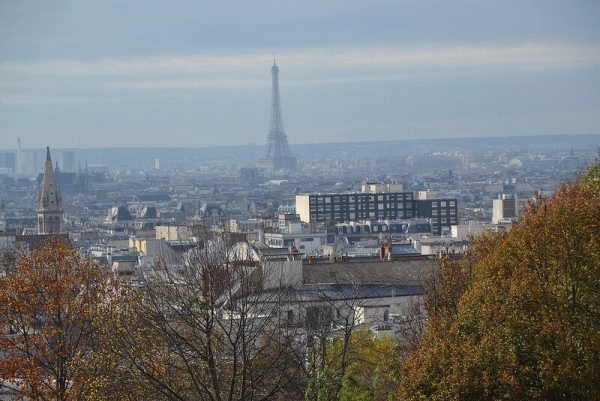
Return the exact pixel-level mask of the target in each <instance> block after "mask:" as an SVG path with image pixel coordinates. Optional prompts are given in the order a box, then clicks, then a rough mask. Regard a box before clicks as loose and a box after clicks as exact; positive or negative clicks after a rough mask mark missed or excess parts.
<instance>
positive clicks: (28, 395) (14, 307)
mask: <svg viewBox="0 0 600 401" xmlns="http://www.w3.org/2000/svg"><path fill="white" fill-rule="evenodd" d="M109 282H110V280H109V276H107V275H106V274H104V273H102V272H101V270H100V269H99V267H98V266H97V265H96V264H95V263H93V262H92V261H91V260H89V259H86V258H85V257H83V256H82V255H80V254H79V253H78V252H76V251H74V250H73V249H71V248H70V247H69V245H68V244H67V243H66V242H65V241H63V240H60V239H54V238H49V239H48V240H46V241H45V242H44V243H43V245H42V246H41V247H40V248H38V249H36V250H34V251H33V252H31V253H29V254H24V255H22V256H20V257H19V258H18V259H17V262H16V268H15V269H14V270H9V271H8V272H7V274H6V276H4V277H1V278H0V329H2V330H4V333H3V334H4V335H2V336H1V337H0V349H1V350H2V354H1V355H0V380H2V381H1V382H0V388H2V386H3V387H5V388H9V389H12V390H13V391H14V392H15V393H16V395H17V396H18V397H21V398H25V399H29V400H58V401H67V400H81V399H85V398H88V397H91V396H92V394H90V392H89V389H90V383H91V381H92V380H94V379H95V378H97V377H99V376H101V372H98V371H97V370H96V369H95V367H94V366H95V365H94V364H91V363H90V361H91V360H92V357H93V353H94V352H95V351H96V350H97V349H98V343H97V341H96V334H97V330H98V328H97V326H96V325H95V324H94V317H95V315H96V312H97V306H98V305H101V304H102V303H104V302H105V301H106V300H107V299H108V298H109V296H110V295H111V286H110V284H109Z"/></svg>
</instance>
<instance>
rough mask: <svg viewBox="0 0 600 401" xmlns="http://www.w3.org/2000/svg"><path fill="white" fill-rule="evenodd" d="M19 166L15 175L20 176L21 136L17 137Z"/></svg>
mask: <svg viewBox="0 0 600 401" xmlns="http://www.w3.org/2000/svg"><path fill="white" fill-rule="evenodd" d="M16 162H17V166H16V170H17V171H15V175H16V176H17V177H18V176H19V174H21V138H17V160H16Z"/></svg>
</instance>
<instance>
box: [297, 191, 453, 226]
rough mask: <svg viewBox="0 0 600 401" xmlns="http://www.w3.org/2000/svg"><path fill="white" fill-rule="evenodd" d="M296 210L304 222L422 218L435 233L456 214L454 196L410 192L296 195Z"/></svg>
mask: <svg viewBox="0 0 600 401" xmlns="http://www.w3.org/2000/svg"><path fill="white" fill-rule="evenodd" d="M296 212H297V213H298V214H299V215H300V219H301V220H302V221H304V222H307V223H312V222H317V223H319V222H325V221H335V222H344V221H355V220H378V219H411V218H413V217H426V218H431V221H432V227H433V228H434V230H433V232H434V233H438V234H439V233H441V228H442V227H443V226H446V227H450V226H451V225H455V224H457V215H458V213H457V202H456V199H431V200H415V199H414V198H413V193H412V192H398V193H382V194H371V193H353V194H323V195H321V194H315V195H297V196H296Z"/></svg>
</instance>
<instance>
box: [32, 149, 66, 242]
mask: <svg viewBox="0 0 600 401" xmlns="http://www.w3.org/2000/svg"><path fill="white" fill-rule="evenodd" d="M37 214H38V234H58V233H62V232H64V223H63V208H62V196H61V194H60V189H59V188H58V185H57V183H56V179H55V177H54V170H53V168H52V159H51V158H50V148H49V147H46V164H45V166H44V179H43V180H42V183H41V184H40V188H39V198H38V211H37Z"/></svg>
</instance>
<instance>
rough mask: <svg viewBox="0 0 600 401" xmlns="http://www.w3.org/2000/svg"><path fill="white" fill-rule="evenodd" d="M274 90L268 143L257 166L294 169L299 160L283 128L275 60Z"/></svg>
mask: <svg viewBox="0 0 600 401" xmlns="http://www.w3.org/2000/svg"><path fill="white" fill-rule="evenodd" d="M271 76H272V80H273V82H272V91H271V123H270V125H269V135H268V136H267V145H266V147H265V151H264V153H263V156H262V158H261V159H260V160H259V161H258V163H257V166H258V167H260V168H265V169H268V170H271V171H272V170H293V169H295V168H296V167H297V161H296V158H295V157H294V155H293V154H292V152H291V151H290V147H289V145H288V141H287V136H286V135H285V131H284V129H283V116H282V113H281V99H280V98H279V67H277V64H276V63H275V60H273V67H271Z"/></svg>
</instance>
